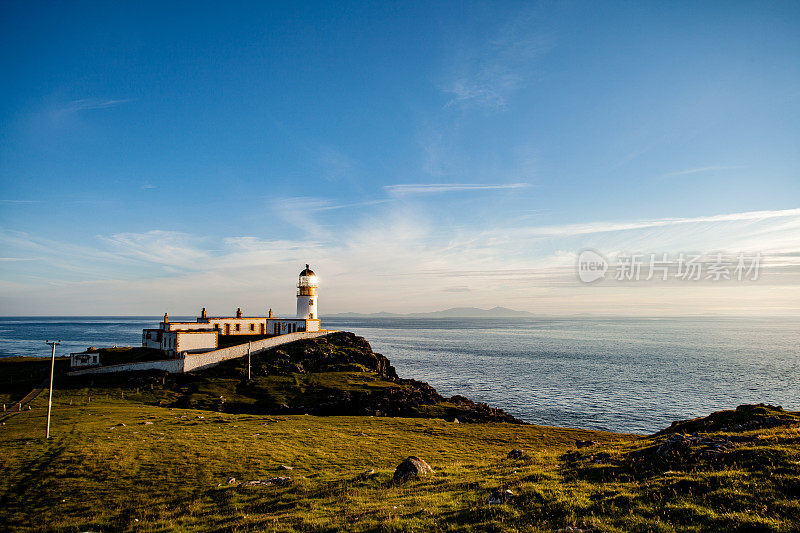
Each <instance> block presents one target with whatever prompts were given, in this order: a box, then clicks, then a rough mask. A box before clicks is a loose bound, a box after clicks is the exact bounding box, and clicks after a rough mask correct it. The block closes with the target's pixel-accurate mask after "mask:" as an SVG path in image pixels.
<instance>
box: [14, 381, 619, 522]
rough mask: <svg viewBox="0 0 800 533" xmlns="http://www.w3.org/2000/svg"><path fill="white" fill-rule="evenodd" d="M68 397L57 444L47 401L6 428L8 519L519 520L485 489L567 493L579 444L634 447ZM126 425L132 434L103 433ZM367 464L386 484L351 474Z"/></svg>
mask: <svg viewBox="0 0 800 533" xmlns="http://www.w3.org/2000/svg"><path fill="white" fill-rule="evenodd" d="M64 401H65V400H64V399H63V398H60V399H59V404H58V405H57V407H56V409H55V413H54V424H53V429H52V433H53V435H54V437H53V438H52V439H51V440H50V441H44V439H42V438H41V436H42V431H43V427H44V422H45V419H44V417H45V413H46V409H45V406H46V403H45V402H46V400H45V399H43V398H40V399H37V400H36V401H35V402H34V408H33V410H32V411H30V412H23V413H22V414H21V415H19V416H16V417H14V418H12V419H10V420H9V421H7V422H6V425H5V426H3V427H2V428H0V450H1V451H2V457H3V461H2V463H1V465H2V466H0V479H2V480H3V481H2V484H0V524H5V525H6V526H9V527H13V528H15V529H30V530H39V529H41V528H42V527H43V525H44V524H46V525H47V527H48V528H50V529H61V530H87V529H91V530H118V529H131V530H134V529H135V530H141V531H158V530H166V529H169V530H171V529H184V530H191V529H194V528H199V527H202V528H203V529H211V530H215V529H217V530H237V531H246V530H258V529H263V528H267V529H279V530H281V529H291V528H307V529H326V528H331V527H345V526H347V525H348V524H351V523H352V524H353V527H355V528H356V529H373V528H376V527H383V526H402V527H404V528H417V529H419V530H428V529H430V528H431V527H434V526H435V525H439V526H440V527H442V528H450V527H459V526H460V525H463V524H465V523H471V524H474V525H476V526H480V525H481V524H483V525H487V524H499V523H503V521H506V522H507V521H509V520H515V519H516V518H517V517H518V516H519V515H520V514H522V513H523V511H518V510H516V509H513V508H502V509H499V508H494V507H492V508H490V507H488V505H487V504H486V503H485V502H484V501H483V500H484V499H485V496H486V491H487V490H489V489H490V488H496V487H498V486H499V485H500V484H501V483H507V482H510V481H511V480H515V479H516V480H521V479H524V478H526V477H528V476H530V475H531V474H534V477H535V478H536V480H537V481H533V480H529V481H526V482H525V483H526V484H527V485H530V486H539V487H541V490H544V491H546V492H548V493H549V492H554V493H561V492H562V488H560V487H559V486H558V484H557V483H555V481H553V480H555V479H557V478H558V477H559V476H560V474H559V473H558V472H557V468H556V457H557V456H558V455H559V454H560V453H561V452H563V450H564V449H566V448H568V447H570V445H571V443H572V442H573V440H574V439H576V438H577V439H585V438H593V439H600V440H603V441H619V440H626V439H628V438H629V437H626V436H622V435H615V434H604V433H596V432H589V431H581V430H569V429H559V428H543V427H536V426H516V425H509V424H454V423H452V422H445V421H442V420H431V419H402V418H378V417H375V418H373V417H312V416H303V415H297V416H285V417H274V416H255V415H231V414H224V413H215V412H209V411H197V410H183V409H170V408H159V407H153V406H147V405H143V404H139V403H136V402H135V401H133V400H120V399H106V398H97V397H95V398H93V399H92V400H91V402H90V403H88V404H87V403H85V402H81V403H80V404H79V402H78V401H77V400H76V399H74V398H73V399H72V402H73V405H71V406H70V405H68V404H67V405H64V403H63V402H64ZM199 416H202V417H203V418H198V417H199ZM144 421H151V422H153V423H152V424H148V425H144V424H142V422H144ZM119 423H124V424H126V425H125V426H117V427H115V429H109V428H111V427H114V426H115V425H116V424H119ZM514 447H523V448H526V449H528V450H531V452H532V457H531V459H529V460H526V461H521V462H520V461H508V460H505V459H503V458H504V457H505V455H506V453H507V452H508V451H509V450H510V449H511V448H514ZM412 454H415V455H418V456H420V457H423V458H424V459H426V460H427V461H429V462H430V464H431V465H432V466H433V467H434V468H435V469H436V470H437V474H436V476H435V477H434V478H432V479H431V480H429V481H423V482H412V483H409V484H407V485H405V486H399V487H395V486H392V485H391V484H390V483H389V480H390V478H391V474H392V472H393V469H394V467H395V466H396V465H397V464H398V463H399V462H400V461H401V460H402V459H404V458H405V457H406V456H408V455H412ZM280 465H290V466H293V467H294V470H292V471H291V472H285V471H281V470H278V467H279V466H280ZM368 468H375V469H377V471H378V475H377V476H376V477H374V478H369V479H366V480H359V479H357V476H358V474H359V473H360V472H362V471H364V470H365V469H368ZM514 472H516V473H514ZM279 475H289V476H291V477H292V478H293V483H292V484H291V485H289V486H285V487H275V486H271V487H247V488H238V487H228V486H223V487H217V485H218V484H219V483H224V482H225V481H226V480H227V479H228V477H229V476H233V477H236V478H237V479H238V480H241V481H247V480H253V479H265V478H270V477H274V476H279ZM565 505H566V504H565ZM559 522H564V520H562V519H559Z"/></svg>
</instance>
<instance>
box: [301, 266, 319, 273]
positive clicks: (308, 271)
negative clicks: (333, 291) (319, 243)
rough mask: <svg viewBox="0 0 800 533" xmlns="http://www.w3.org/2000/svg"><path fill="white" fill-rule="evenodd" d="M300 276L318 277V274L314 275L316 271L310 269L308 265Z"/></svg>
mask: <svg viewBox="0 0 800 533" xmlns="http://www.w3.org/2000/svg"><path fill="white" fill-rule="evenodd" d="M300 275H301V276H316V274H314V271H313V270H311V269H310V268H308V265H306V268H305V270H303V271H302V272H300Z"/></svg>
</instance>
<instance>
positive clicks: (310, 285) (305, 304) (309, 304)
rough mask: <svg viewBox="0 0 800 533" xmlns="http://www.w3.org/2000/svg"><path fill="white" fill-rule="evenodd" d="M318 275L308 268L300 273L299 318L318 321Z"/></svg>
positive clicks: (298, 284)
mask: <svg viewBox="0 0 800 533" xmlns="http://www.w3.org/2000/svg"><path fill="white" fill-rule="evenodd" d="M317 286H318V281H317V275H316V274H314V271H313V270H311V269H310V268H308V265H306V268H305V269H304V270H303V271H302V272H300V281H299V282H298V283H297V318H304V319H318V318H319V315H318V314H317Z"/></svg>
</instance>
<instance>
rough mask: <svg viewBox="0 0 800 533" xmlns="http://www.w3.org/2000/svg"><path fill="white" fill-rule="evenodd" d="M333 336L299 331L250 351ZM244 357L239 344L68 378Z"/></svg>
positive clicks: (194, 366) (188, 368)
mask: <svg viewBox="0 0 800 533" xmlns="http://www.w3.org/2000/svg"><path fill="white" fill-rule="evenodd" d="M330 333H333V330H323V331H313V332H306V331H298V332H297V333H290V334H289V335H281V336H279V337H272V338H269V339H261V340H257V341H253V342H251V343H250V349H251V353H253V354H256V353H260V352H263V351H265V350H269V349H270V348H274V347H276V346H281V345H283V344H288V343H290V342H294V341H298V340H302V339H313V338H316V337H322V336H324V335H328V334H330ZM245 355H247V344H238V345H236V346H231V347H229V348H222V349H220V350H214V351H213V352H205V353H200V354H189V355H186V357H184V358H182V359H162V360H161V361H146V362H142V363H127V364H124V365H111V366H101V367H95V368H87V369H85V370H76V371H74V372H70V373H69V375H70V376H82V375H85V374H108V373H112V372H136V371H142V370H164V371H166V372H172V373H179V372H192V371H195V370H203V369H205V368H211V367H213V366H216V365H218V364H220V363H221V362H222V361H227V360H229V359H236V358H237V357H243V356H245Z"/></svg>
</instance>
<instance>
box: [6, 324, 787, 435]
mask: <svg viewBox="0 0 800 533" xmlns="http://www.w3.org/2000/svg"><path fill="white" fill-rule="evenodd" d="M175 319H180V317H175ZM158 321H159V318H158V317H138V318H131V317H87V318H73V317H53V318H41V317H36V318H24V317H23V318H0V357H3V356H12V355H31V356H49V354H50V352H49V350H50V349H49V347H48V346H47V345H45V344H44V341H45V340H46V339H61V341H62V345H61V346H60V347H58V350H57V352H56V353H58V354H66V353H69V352H73V351H81V350H83V349H85V348H86V347H88V346H90V345H94V346H112V345H114V344H117V345H119V346H138V345H140V343H141V334H142V328H145V327H154V326H155V325H156V324H157V323H158ZM323 323H324V324H325V326H327V327H329V328H331V329H341V330H348V331H353V332H355V333H357V334H359V335H362V336H364V337H366V338H367V339H368V340H369V341H370V342H371V343H372V346H373V348H374V349H375V351H377V352H381V353H383V354H384V355H386V356H387V357H389V359H391V361H392V364H393V365H394V366H395V368H397V372H398V373H399V374H400V376H402V377H409V378H415V379H419V380H422V381H427V382H429V383H430V384H431V385H433V386H434V387H436V389H437V390H439V392H440V393H442V394H443V395H445V396H450V395H453V394H462V395H464V396H467V397H469V398H471V399H473V400H476V401H484V402H487V403H489V404H491V405H493V406H496V407H501V408H503V409H505V410H506V411H508V412H509V413H511V414H513V415H514V416H517V417H519V418H522V419H523V420H526V421H528V422H532V423H536V424H546V425H557V426H567V427H580V428H590V429H608V430H613V431H629V432H637V433H650V432H653V431H656V430H658V429H661V428H663V427H665V426H668V425H669V424H670V422H671V421H673V420H679V419H685V418H691V417H695V416H702V415H705V414H708V413H709V412H711V411H715V410H720V409H728V408H732V407H735V406H737V405H740V404H742V403H759V402H765V403H772V404H777V405H782V406H783V407H784V408H787V409H795V410H800V319H798V318H780V319H776V318H768V319H767V318H604V319H596V318H569V319H452V320H451V319H411V318H391V319H351V318H347V319H343V318H330V319H325V318H324V317H323Z"/></svg>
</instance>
